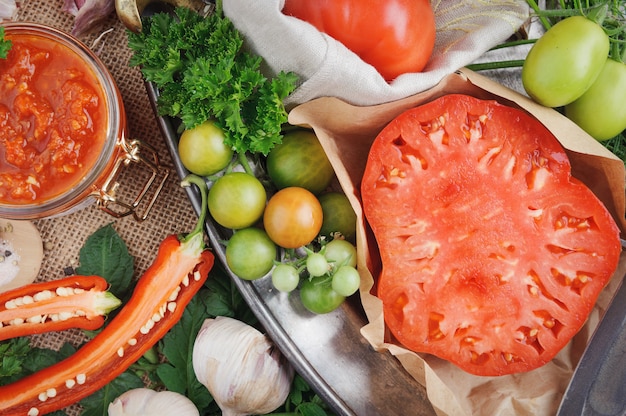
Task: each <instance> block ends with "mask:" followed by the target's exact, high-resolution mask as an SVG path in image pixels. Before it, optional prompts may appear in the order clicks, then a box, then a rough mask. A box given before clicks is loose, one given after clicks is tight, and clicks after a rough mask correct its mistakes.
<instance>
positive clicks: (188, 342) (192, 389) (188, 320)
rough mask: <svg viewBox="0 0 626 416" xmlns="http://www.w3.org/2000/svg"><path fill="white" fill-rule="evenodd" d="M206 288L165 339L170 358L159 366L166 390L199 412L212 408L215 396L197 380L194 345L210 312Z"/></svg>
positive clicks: (163, 342) (159, 374) (167, 356)
mask: <svg viewBox="0 0 626 416" xmlns="http://www.w3.org/2000/svg"><path fill="white" fill-rule="evenodd" d="M207 293H208V291H207V290H206V289H203V290H201V291H200V292H198V293H197V294H196V296H194V297H193V299H192V300H191V302H189V304H188V305H187V307H186V308H185V312H184V313H183V316H182V317H181V319H180V321H178V323H177V324H176V325H174V327H173V328H172V329H170V331H169V332H168V333H167V334H166V335H165V337H163V339H162V340H161V345H162V352H163V354H164V355H165V358H166V359H167V362H166V363H163V364H161V365H159V366H158V367H157V375H158V376H159V378H160V379H161V380H162V381H163V384H164V385H165V387H166V388H167V389H168V390H170V391H174V392H177V393H180V394H184V395H186V396H187V397H188V398H189V399H190V400H191V401H192V402H194V404H195V405H196V406H197V407H198V409H205V408H207V407H209V405H210V404H211V402H212V401H213V399H212V397H211V395H210V394H209V392H208V391H207V389H206V387H204V386H203V385H202V384H201V383H200V382H199V381H198V379H197V378H196V375H195V373H194V370H193V363H192V354H193V344H194V342H195V339H196V336H197V335H198V331H199V330H200V327H201V326H202V323H203V322H204V320H205V319H206V318H207V317H208V316H207V311H206V303H205V302H206V295H207Z"/></svg>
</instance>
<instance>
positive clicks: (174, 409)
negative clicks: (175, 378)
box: [108, 388, 200, 416]
mask: <svg viewBox="0 0 626 416" xmlns="http://www.w3.org/2000/svg"><path fill="white" fill-rule="evenodd" d="M108 414H109V416H145V415H150V416H171V415H176V416H199V415H200V412H199V411H198V408H197V407H196V405H194V404H193V402H192V401H191V400H189V399H188V398H187V397H185V396H183V395H182V394H180V393H176V392H173V391H158V392H157V391H155V390H152V389H148V388H137V389H132V390H128V391H127V392H125V393H123V394H121V395H120V396H119V397H118V398H116V399H115V400H113V401H112V402H111V403H110V404H109V408H108Z"/></svg>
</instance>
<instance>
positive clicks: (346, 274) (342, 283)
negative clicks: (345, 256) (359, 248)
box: [332, 266, 361, 297]
mask: <svg viewBox="0 0 626 416" xmlns="http://www.w3.org/2000/svg"><path fill="white" fill-rule="evenodd" d="M360 285H361V276H360V275H359V272H358V271H357V269H355V268H354V267H352V266H341V267H340V268H339V269H337V271H336V272H335V273H334V274H333V281H332V288H333V290H334V291H335V292H337V293H339V294H340V295H341V296H346V297H347V296H351V295H353V294H354V293H356V291H357V290H359V287H360Z"/></svg>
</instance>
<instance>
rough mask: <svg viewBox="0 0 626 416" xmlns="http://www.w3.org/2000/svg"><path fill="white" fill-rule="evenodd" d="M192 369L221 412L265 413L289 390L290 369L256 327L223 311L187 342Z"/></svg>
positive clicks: (226, 415) (230, 415)
mask: <svg viewBox="0 0 626 416" xmlns="http://www.w3.org/2000/svg"><path fill="white" fill-rule="evenodd" d="M192 361H193V369H194V372H195V374H196V377H197V378H198V380H199V381H200V382H201V383H202V384H204V385H205V386H206V388H207V389H208V390H209V392H210V393H211V395H212V396H213V399H214V400H215V402H216V403H217V405H218V406H219V407H220V409H221V410H222V414H223V415H224V416H240V415H241V416H243V415H251V414H255V415H256V414H265V413H270V412H272V411H274V410H275V409H277V408H278V407H279V406H280V405H282V404H283V403H284V402H285V400H286V399H287V396H288V395H289V391H290V389H291V382H292V380H293V376H294V370H293V368H292V367H291V365H290V364H289V362H288V361H287V360H286V359H285V358H284V357H283V356H282V354H281V353H280V351H279V350H278V348H276V347H275V346H274V344H273V343H272V342H271V341H270V340H269V339H268V338H267V337H266V336H265V335H264V334H262V333H261V332H259V331H257V330H256V329H255V328H253V327H251V326H250V325H248V324H245V323H243V322H241V321H238V320H236V319H233V318H228V317H225V316H218V317H217V318H215V319H211V318H209V319H206V320H205V321H204V323H203V325H202V328H200V331H199V332H198V335H197V337H196V340H195V342H194V346H193V355H192Z"/></svg>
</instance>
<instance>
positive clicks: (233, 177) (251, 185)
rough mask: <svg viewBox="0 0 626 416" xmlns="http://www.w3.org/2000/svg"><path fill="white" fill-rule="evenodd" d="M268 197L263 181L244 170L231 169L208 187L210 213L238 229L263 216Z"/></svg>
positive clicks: (220, 223) (221, 223) (220, 221)
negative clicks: (233, 170)
mask: <svg viewBox="0 0 626 416" xmlns="http://www.w3.org/2000/svg"><path fill="white" fill-rule="evenodd" d="M266 200H267V194H266V192H265V188H264V187H263V184H262V183H261V181H259V180H258V179H257V178H255V177H254V176H252V175H250V174H247V173H244V172H231V173H227V174H225V175H224V176H222V177H221V178H219V179H218V180H217V181H215V183H214V184H213V186H211V188H210V189H209V195H208V207H209V213H210V214H211V216H212V217H213V219H214V220H215V222H217V223H218V224H219V225H221V226H223V227H226V228H230V229H233V230H238V229H241V228H246V227H250V226H251V225H253V224H254V223H256V222H257V221H258V220H259V219H260V218H261V216H262V215H263V211H264V210H265V202H266Z"/></svg>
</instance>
